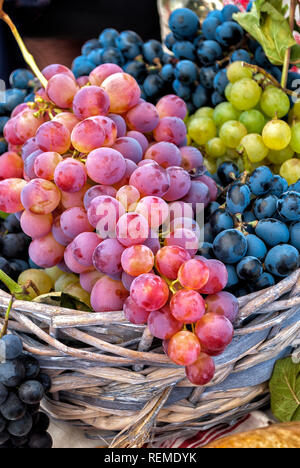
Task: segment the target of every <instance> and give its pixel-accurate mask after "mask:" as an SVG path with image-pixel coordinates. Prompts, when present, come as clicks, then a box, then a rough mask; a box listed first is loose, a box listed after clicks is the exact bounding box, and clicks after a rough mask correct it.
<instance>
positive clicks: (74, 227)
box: [60, 207, 94, 239]
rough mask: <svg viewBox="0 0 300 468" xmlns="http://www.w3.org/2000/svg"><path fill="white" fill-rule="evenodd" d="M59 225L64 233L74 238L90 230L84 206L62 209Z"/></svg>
mask: <svg viewBox="0 0 300 468" xmlns="http://www.w3.org/2000/svg"><path fill="white" fill-rule="evenodd" d="M60 225H61V228H62V230H63V232H64V234H65V235H66V236H68V237H71V239H75V237H77V236H78V235H79V234H81V233H82V232H92V231H93V230H94V228H93V226H91V225H90V223H89V220H88V215H87V212H86V211H85V209H84V208H81V207H75V208H70V209H68V210H66V211H64V212H63V213H62V215H61V218H60Z"/></svg>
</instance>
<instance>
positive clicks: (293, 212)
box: [277, 192, 300, 221]
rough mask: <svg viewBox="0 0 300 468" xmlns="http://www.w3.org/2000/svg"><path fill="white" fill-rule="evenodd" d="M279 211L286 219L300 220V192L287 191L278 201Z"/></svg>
mask: <svg viewBox="0 0 300 468" xmlns="http://www.w3.org/2000/svg"><path fill="white" fill-rule="evenodd" d="M277 211H278V213H279V214H280V216H281V218H282V219H285V220H286V221H299V220H300V193H297V192H287V193H285V194H284V195H282V197H281V198H280V200H278V202H277Z"/></svg>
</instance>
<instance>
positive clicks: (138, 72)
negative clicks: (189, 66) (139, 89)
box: [124, 61, 173, 83]
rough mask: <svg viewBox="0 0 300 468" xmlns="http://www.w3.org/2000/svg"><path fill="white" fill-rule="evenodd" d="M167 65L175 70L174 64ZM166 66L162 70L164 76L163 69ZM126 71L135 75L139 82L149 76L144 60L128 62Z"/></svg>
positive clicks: (125, 67)
mask: <svg viewBox="0 0 300 468" xmlns="http://www.w3.org/2000/svg"><path fill="white" fill-rule="evenodd" d="M165 67H171V69H172V70H173V67H172V65H165ZM165 67H163V68H162V70H161V76H162V71H163V69H164V68H165ZM124 71H125V72H126V73H128V74H129V75H131V76H133V77H134V78H135V79H136V81H137V82H138V83H143V82H144V81H145V79H146V78H147V76H148V71H147V68H146V65H145V64H144V63H143V62H138V61H132V62H128V63H126V65H125V66H124ZM162 78H163V76H162ZM163 79H164V78H163Z"/></svg>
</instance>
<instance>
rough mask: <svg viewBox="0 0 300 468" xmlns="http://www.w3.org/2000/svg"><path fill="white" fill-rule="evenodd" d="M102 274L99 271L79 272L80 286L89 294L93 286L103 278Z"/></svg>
mask: <svg viewBox="0 0 300 468" xmlns="http://www.w3.org/2000/svg"><path fill="white" fill-rule="evenodd" d="M103 276H104V274H103V273H100V272H99V271H88V272H87V273H81V275H80V286H81V287H82V289H84V290H85V291H86V292H88V293H89V294H91V292H92V290H93V287H94V286H95V284H96V283H97V281H99V280H100V279H101V278H103Z"/></svg>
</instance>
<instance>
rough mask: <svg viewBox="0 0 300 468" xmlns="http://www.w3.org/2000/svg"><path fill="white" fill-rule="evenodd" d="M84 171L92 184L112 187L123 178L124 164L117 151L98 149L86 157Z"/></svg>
mask: <svg viewBox="0 0 300 468" xmlns="http://www.w3.org/2000/svg"><path fill="white" fill-rule="evenodd" d="M86 169H87V173H88V175H89V177H90V178H91V179H92V180H93V181H94V182H98V183H99V184H106V185H113V184H116V183H117V182H119V181H120V180H121V179H122V178H123V177H124V174H125V171H126V163H125V159H124V158H123V156H122V154H121V153H119V151H116V150H114V149H112V148H99V149H96V150H94V151H92V152H91V153H90V154H89V155H88V157H87V161H86Z"/></svg>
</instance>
